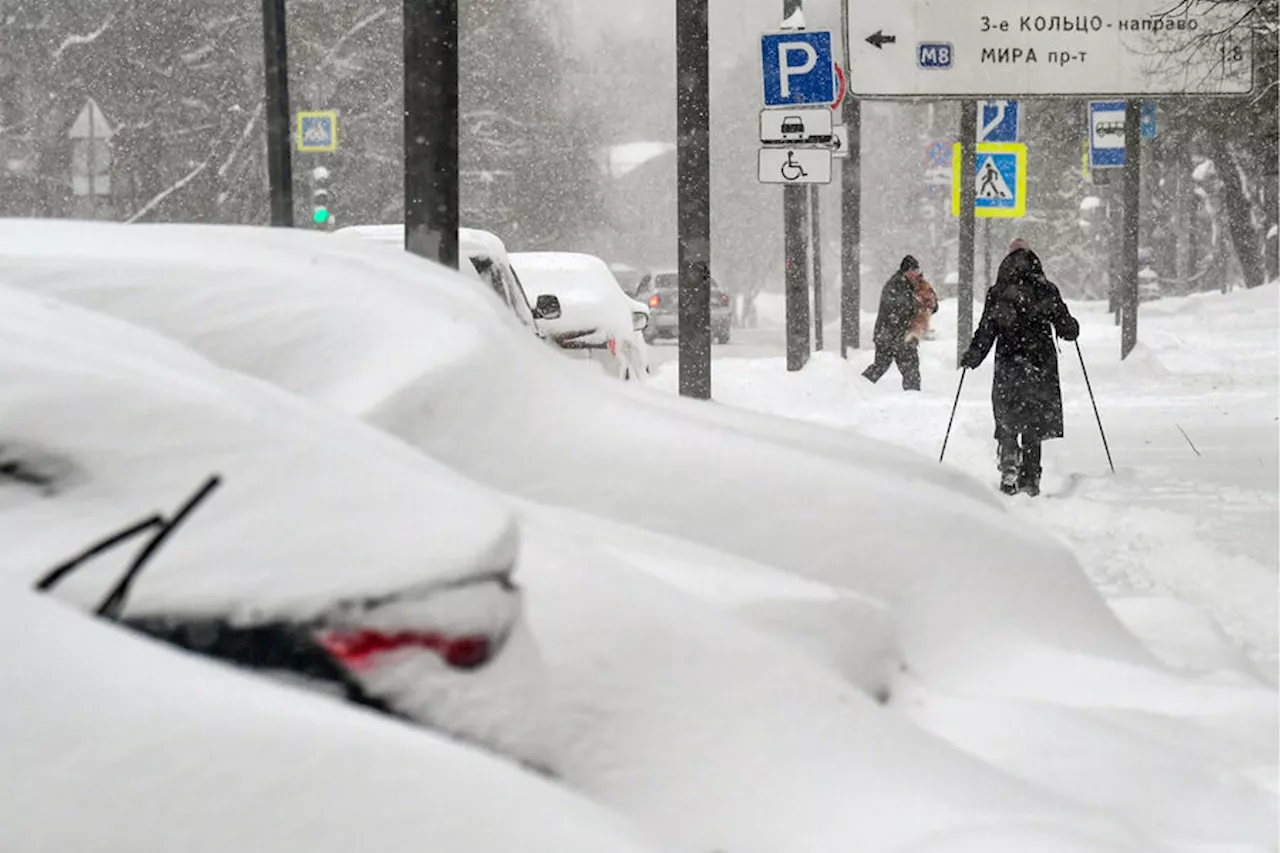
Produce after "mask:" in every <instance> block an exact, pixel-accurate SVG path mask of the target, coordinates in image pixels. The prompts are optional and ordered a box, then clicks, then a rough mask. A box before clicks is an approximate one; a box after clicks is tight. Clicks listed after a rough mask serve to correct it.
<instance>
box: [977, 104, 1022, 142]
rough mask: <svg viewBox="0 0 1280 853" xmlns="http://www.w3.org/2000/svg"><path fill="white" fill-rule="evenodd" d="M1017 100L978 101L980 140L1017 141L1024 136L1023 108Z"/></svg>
mask: <svg viewBox="0 0 1280 853" xmlns="http://www.w3.org/2000/svg"><path fill="white" fill-rule="evenodd" d="M1019 107H1020V105H1019V103H1018V102H1017V101H978V108H979V110H980V112H979V114H978V141H979V142H1017V141H1018V140H1019V139H1021V138H1022V110H1021V109H1019Z"/></svg>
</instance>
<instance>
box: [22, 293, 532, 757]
mask: <svg viewBox="0 0 1280 853" xmlns="http://www.w3.org/2000/svg"><path fill="white" fill-rule="evenodd" d="M0 409H3V411H4V413H5V438H4V441H3V447H2V449H0V473H2V475H3V476H0V491H3V501H2V502H0V538H3V540H4V541H5V543H6V544H5V554H4V559H3V561H0V581H3V580H7V581H10V582H17V583H20V584H22V585H25V586H30V585H33V584H39V585H40V586H41V587H42V588H44V589H47V590H48V593H49V594H50V595H53V596H56V597H57V598H59V599H62V600H66V601H68V602H74V603H76V604H77V605H79V606H81V607H84V608H87V609H93V610H95V611H103V612H108V613H110V614H111V616H112V618H113V619H114V620H115V621H118V622H120V623H121V624H124V625H128V626H130V627H132V628H134V629H135V630H138V631H141V632H143V633H145V634H147V635H149V636H152V637H154V638H156V639H159V640H163V641H165V642H168V643H170V644H172V645H174V646H177V647H181V648H185V649H188V650H189V651H192V652H195V653H198V654H203V655H206V656H209V657H213V658H216V659H219V660H222V661H225V662H228V663H231V664H234V665H237V666H241V667H244V668H246V669H249V670H253V671H257V672H260V673H263V674H272V675H281V676H284V677H287V678H289V679H290V680H296V681H299V682H300V683H304V684H307V685H309V686H311V687H314V688H316V689H318V690H321V691H323V692H326V693H330V692H332V693H336V694H337V695H339V696H341V697H344V698H345V699H346V700H348V701H350V702H352V703H354V704H357V705H360V706H362V707H365V708H369V709H372V710H376V711H380V712H383V713H388V714H391V715H394V716H396V717H399V718H403V719H407V720H410V721H412V722H415V723H417V724H419V725H423V726H427V727H431V728H436V729H439V730H441V731H444V732H447V733H449V734H452V735H454V736H457V737H460V738H464V739H468V740H473V741H477V742H481V743H484V744H485V745H486V746H489V747H491V748H494V749H496V750H499V751H501V752H503V753H504V754H507V755H510V756H512V757H515V758H517V759H520V760H522V761H525V762H527V763H529V764H530V765H537V766H539V767H546V768H548V769H550V767H549V765H550V762H551V756H550V755H549V753H548V751H547V749H545V748H544V747H545V745H544V744H542V743H541V742H540V741H539V738H540V737H541V734H540V732H538V731H536V730H535V729H536V726H537V723H536V719H537V715H536V710H534V709H536V706H537V705H538V703H539V702H540V701H541V698H540V697H542V696H543V694H545V691H546V688H547V685H546V684H545V682H544V681H543V679H542V677H541V675H540V670H539V667H538V665H537V662H536V651H534V650H532V649H530V648H529V647H530V645H531V640H530V638H529V637H528V634H527V631H526V630H525V628H524V625H523V620H522V615H521V600H520V595H519V591H518V590H517V589H516V587H515V586H514V584H513V582H512V580H511V574H512V572H513V570H514V568H515V562H516V555H517V547H518V534H517V528H516V525H515V519H514V516H513V514H512V513H511V512H510V510H509V509H507V508H505V507H504V506H503V505H501V504H500V503H498V502H497V501H496V500H494V498H493V497H492V496H491V495H490V494H489V493H488V492H487V491H485V490H482V489H479V488H477V487H476V486H475V485H474V484H472V483H469V482H467V481H466V480H464V479H463V478H462V477H460V476H459V475H457V474H456V473H454V472H453V471H451V470H449V469H448V468H445V467H444V466H442V465H440V464H438V463H436V462H434V461H433V460H431V459H430V458H428V457H426V456H424V455H422V454H420V453H417V452H415V451H413V450H412V449H410V448H406V447H404V446H403V445H402V444H401V443H400V442H396V441H389V440H388V438H387V436H386V435H384V434H382V433H380V432H378V431H377V430H372V429H368V428H365V427H364V426H362V425H360V424H358V423H356V422H354V421H352V420H350V419H349V418H346V417H344V416H342V415H341V414H334V413H332V412H329V411H324V410H322V409H321V408H319V407H317V406H315V405H314V404H311V403H309V402H307V401H304V400H300V399H298V398H296V397H294V396H292V395H290V394H287V393H281V392H280V390H279V389H277V388H274V387H272V386H270V385H266V384H264V383H261V382H258V381H255V380H252V379H249V378H247V377H243V376H239V375H236V374H234V373H232V372H230V371H226V370H223V369H221V368H219V367H216V366H214V365H212V364H210V363H209V362H208V361H206V360H205V359H203V358H201V357H199V356H198V355H196V354H195V353H192V352H190V351H189V350H186V349H184V348H183V347H181V346H179V345H178V344H176V343H174V342H172V341H170V340H166V339H164V338H161V337H160V336H158V335H156V334H155V333H154V332H150V331H148V330H146V329H142V328H140V327H138V326H134V325H131V324H128V323H124V322H121V321H119V320H117V319H115V318H112V317H108V316H105V315H100V314H94V313H91V312H89V311H85V310H83V309H81V308H78V307H77V306H75V305H70V304H66V303H61V302H57V301H55V300H52V299H46V298H41V297H39V296H36V295H33V294H30V293H26V292H22V291H18V290H15V289H12V288H7V287H3V286H0ZM184 510H185V511H184ZM106 543H113V544H111V545H110V547H104V545H105V544H106ZM157 545H159V546H162V547H158V548H157V549H156V550H155V551H154V552H153V553H150V549H152V548H156V546H157ZM126 578H128V579H129V582H128V583H126V582H125V580H124V579H126ZM531 659H533V660H531ZM504 699H505V700H508V701H516V702H520V703H522V704H526V705H528V706H529V707H530V709H531V710H530V714H529V720H528V721H527V722H524V721H519V720H518V719H516V718H513V722H517V723H519V725H518V726H515V727H511V728H495V727H494V725H493V720H492V718H491V716H490V715H489V713H488V710H487V708H488V706H489V705H490V704H491V703H493V702H495V701H502V700H504Z"/></svg>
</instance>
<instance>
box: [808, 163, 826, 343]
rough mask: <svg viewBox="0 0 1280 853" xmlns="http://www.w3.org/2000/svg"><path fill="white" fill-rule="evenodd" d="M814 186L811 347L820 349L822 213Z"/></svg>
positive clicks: (811, 195)
mask: <svg viewBox="0 0 1280 853" xmlns="http://www.w3.org/2000/svg"><path fill="white" fill-rule="evenodd" d="M820 207H821V201H820V198H819V194H818V187H817V186H816V185H814V186H811V187H809V224H810V225H811V226H813V237H812V238H811V239H810V251H811V252H812V253H813V346H814V349H819V350H820V349H822V348H823V341H822V323H823V313H822V295H823V294H822V213H821V211H820V210H819V208H820Z"/></svg>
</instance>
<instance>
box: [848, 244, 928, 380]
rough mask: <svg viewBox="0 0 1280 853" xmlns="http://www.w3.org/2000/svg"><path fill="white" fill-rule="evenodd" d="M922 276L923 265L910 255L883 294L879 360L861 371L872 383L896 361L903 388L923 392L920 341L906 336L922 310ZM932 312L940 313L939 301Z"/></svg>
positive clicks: (878, 322) (878, 326) (876, 334)
mask: <svg viewBox="0 0 1280 853" xmlns="http://www.w3.org/2000/svg"><path fill="white" fill-rule="evenodd" d="M920 275H921V273H920V262H919V261H917V260H916V259H915V258H913V257H912V256H911V255H907V256H906V257H904V258H903V259H902V263H901V264H899V265H898V271H897V272H896V273H894V274H893V275H892V276H890V278H889V280H888V281H887V282H885V285H884V289H883V290H881V291H880V311H879V312H878V313H877V314H876V326H875V330H874V331H873V332H872V342H873V343H874V344H875V348H876V357H875V360H874V361H873V362H871V365H870V366H869V367H868V368H867V369H866V370H864V371H863V372H862V375H863V376H865V377H866V378H867V379H868V380H870V381H871V382H879V381H880V377H882V376H884V374H885V372H886V371H887V370H888V369H889V367H890V366H891V365H892V364H893V363H894V362H897V364H898V372H899V373H901V374H902V389H903V390H904V391H919V390H920V350H919V341H918V340H915V339H914V338H911V337H910V336H909V335H908V334H907V331H908V329H909V328H910V326H911V321H912V320H914V319H915V317H916V312H917V311H918V310H919V308H920V303H919V301H918V300H917V299H916V282H917V280H919V278H920ZM933 310H934V311H937V310H938V308H937V303H936V302H935V303H934V305H933Z"/></svg>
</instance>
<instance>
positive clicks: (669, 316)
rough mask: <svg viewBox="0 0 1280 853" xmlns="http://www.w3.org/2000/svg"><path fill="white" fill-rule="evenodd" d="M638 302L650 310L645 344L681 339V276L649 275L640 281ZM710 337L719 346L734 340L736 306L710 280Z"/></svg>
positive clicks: (672, 272) (669, 274) (713, 279)
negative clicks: (667, 339)
mask: <svg viewBox="0 0 1280 853" xmlns="http://www.w3.org/2000/svg"><path fill="white" fill-rule="evenodd" d="M636 299H637V300H639V301H641V302H644V303H645V304H646V305H648V306H649V317H650V321H649V327H648V328H647V329H646V330H645V340H647V341H648V342H649V343H653V342H654V341H656V340H657V339H658V338H678V337H680V274H679V273H678V272H675V271H671V270H668V271H664V272H652V273H647V274H645V275H644V277H642V278H641V279H640V286H639V288H638V289H637V290H636ZM711 336H712V340H714V341H715V342H716V343H718V344H727V343H729V340H730V338H731V337H732V336H733V305H732V304H731V302H730V300H729V294H728V293H726V292H724V291H723V290H721V289H720V285H718V284H717V283H716V280H715V277H712V279H711Z"/></svg>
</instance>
